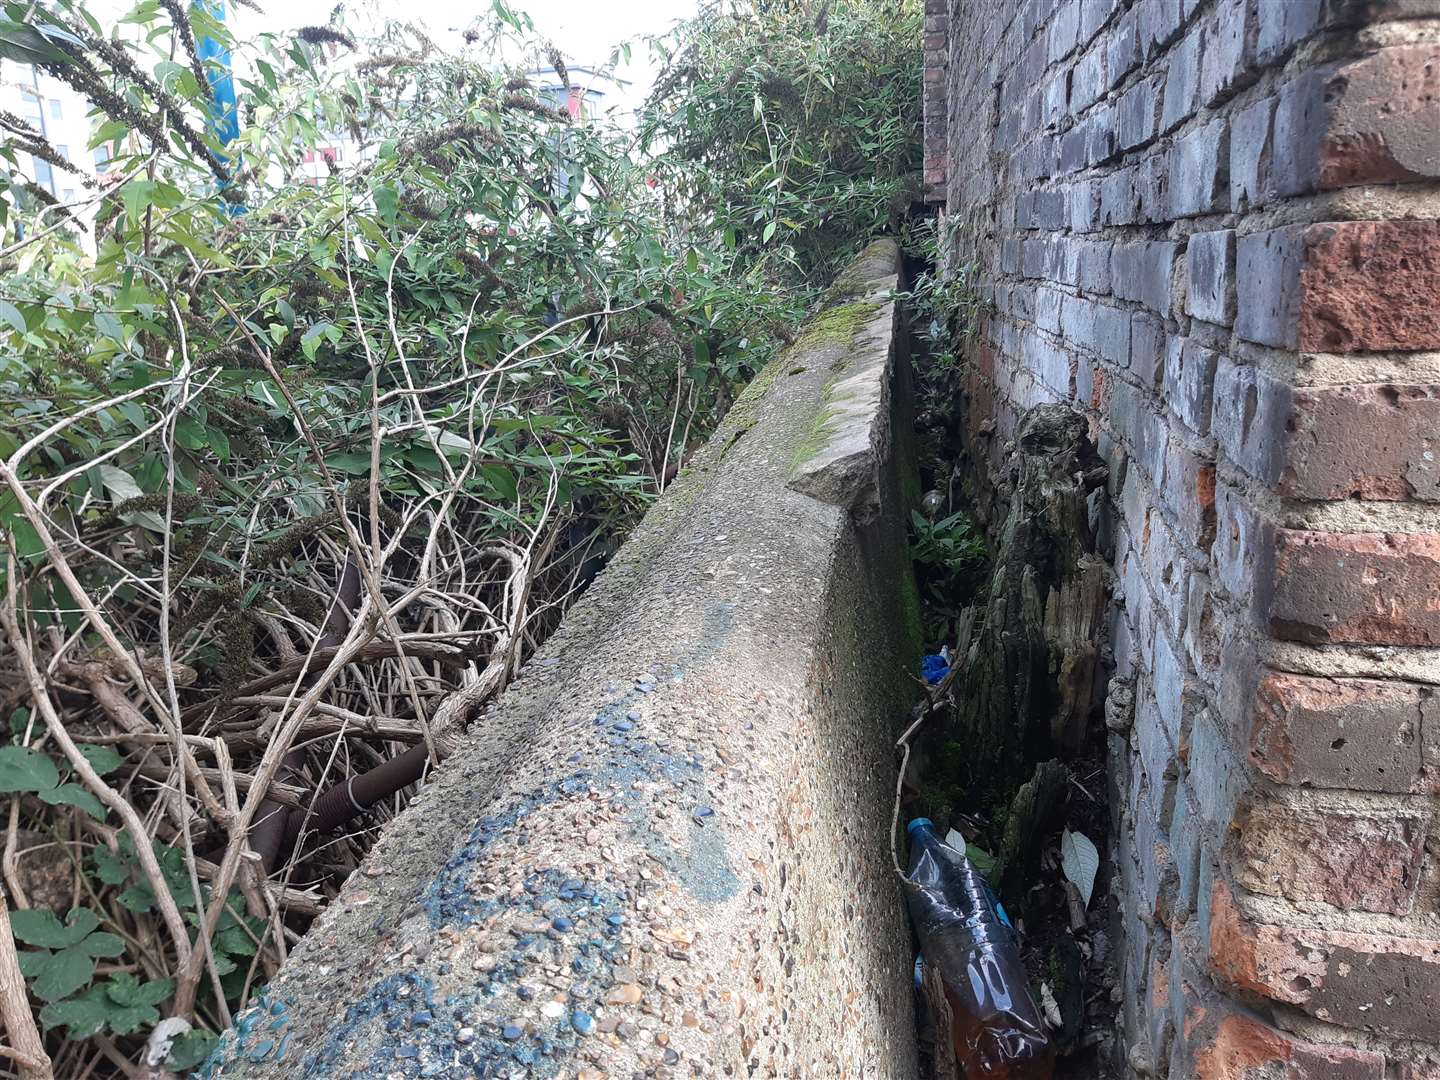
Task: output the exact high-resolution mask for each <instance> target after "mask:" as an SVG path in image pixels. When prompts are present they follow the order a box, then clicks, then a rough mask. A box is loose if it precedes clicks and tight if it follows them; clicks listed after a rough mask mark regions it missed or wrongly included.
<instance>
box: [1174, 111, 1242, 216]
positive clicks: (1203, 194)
mask: <svg viewBox="0 0 1440 1080" xmlns="http://www.w3.org/2000/svg"><path fill="white" fill-rule="evenodd" d="M1229 138H1230V125H1229V122H1228V121H1227V120H1226V119H1225V118H1224V117H1223V116H1222V117H1218V118H1216V119H1214V120H1212V121H1210V122H1209V123H1208V124H1206V125H1205V126H1204V127H1201V128H1197V129H1195V130H1194V131H1192V132H1190V133H1189V134H1187V135H1185V136H1184V137H1183V138H1180V139H1177V140H1176V141H1175V143H1174V145H1173V146H1171V148H1170V151H1169V153H1168V154H1167V155H1166V166H1167V170H1168V172H1169V173H1170V184H1169V192H1170V212H1171V213H1172V214H1173V215H1174V216H1175V217H1193V216H1194V215H1196V214H1211V213H1215V212H1216V211H1219V210H1223V209H1225V208H1226V207H1227V206H1228V205H1229V202H1230V144H1229Z"/></svg>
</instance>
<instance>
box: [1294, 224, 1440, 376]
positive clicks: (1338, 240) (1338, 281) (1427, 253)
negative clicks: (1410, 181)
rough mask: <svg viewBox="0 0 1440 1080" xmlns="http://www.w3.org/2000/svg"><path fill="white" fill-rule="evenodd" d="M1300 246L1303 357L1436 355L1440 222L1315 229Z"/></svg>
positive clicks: (1439, 310) (1439, 325) (1439, 331)
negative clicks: (1392, 352)
mask: <svg viewBox="0 0 1440 1080" xmlns="http://www.w3.org/2000/svg"><path fill="white" fill-rule="evenodd" d="M1305 246H1306V261H1305V266H1304V269H1303V270H1301V273H1300V303H1299V312H1298V316H1299V347H1300V348H1301V349H1302V350H1304V351H1309V352H1330V353H1336V352H1356V351H1360V350H1375V349H1435V348H1440V303H1437V302H1436V297H1437V296H1440V221H1347V222H1338V223H1334V224H1326V225H1313V226H1311V227H1310V228H1309V229H1308V230H1307V231H1306V234H1305Z"/></svg>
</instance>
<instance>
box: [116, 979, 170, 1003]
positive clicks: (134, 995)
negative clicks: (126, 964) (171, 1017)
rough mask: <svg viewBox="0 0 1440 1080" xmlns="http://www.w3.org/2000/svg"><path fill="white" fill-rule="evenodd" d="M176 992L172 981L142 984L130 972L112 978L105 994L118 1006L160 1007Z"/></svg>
mask: <svg viewBox="0 0 1440 1080" xmlns="http://www.w3.org/2000/svg"><path fill="white" fill-rule="evenodd" d="M174 992H175V983H174V981H172V980H170V979H151V980H150V981H149V982H145V983H142V982H141V981H140V980H139V979H138V978H136V977H135V976H134V975H132V974H131V973H130V972H128V971H122V972H120V973H119V974H116V975H112V976H110V981H109V982H107V983H106V984H105V993H106V994H107V995H108V996H109V998H110V1000H111V1001H113V1002H115V1004H117V1005H159V1004H160V1003H161V1002H162V1001H164V1000H165V999H166V998H168V997H169V996H170V995H171V994H173V993H174Z"/></svg>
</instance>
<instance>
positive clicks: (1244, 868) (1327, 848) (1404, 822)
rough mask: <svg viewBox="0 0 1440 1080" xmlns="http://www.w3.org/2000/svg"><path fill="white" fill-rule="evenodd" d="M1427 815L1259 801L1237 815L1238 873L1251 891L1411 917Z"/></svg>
mask: <svg viewBox="0 0 1440 1080" xmlns="http://www.w3.org/2000/svg"><path fill="white" fill-rule="evenodd" d="M1429 824H1430V812H1429V810H1428V809H1424V808H1418V807H1417V808H1414V809H1410V810H1400V811H1394V812H1391V813H1389V814H1385V815H1383V816H1381V815H1371V814H1365V813H1352V812H1340V811H1335V810H1328V809H1323V808H1318V807H1304V808H1301V807H1293V806H1287V805H1284V804H1282V803H1275V802H1269V801H1264V802H1258V803H1255V804H1253V805H1251V806H1249V807H1247V808H1246V810H1245V811H1243V812H1242V814H1241V815H1240V816H1239V818H1238V820H1237V827H1238V828H1239V831H1240V843H1239V846H1238V847H1239V850H1238V853H1237V854H1238V858H1237V860H1236V869H1235V878H1236V881H1238V882H1239V883H1240V884H1241V885H1243V886H1244V887H1245V888H1247V889H1249V890H1250V891H1251V892H1254V893H1260V894H1263V895H1266V896H1281V897H1284V898H1285V899H1286V900H1290V901H1293V902H1297V903H1303V902H1307V901H1319V902H1320V903H1324V904H1330V905H1332V906H1334V907H1338V908H1340V909H1341V910H1343V911H1352V910H1359V911H1375V912H1383V913H1385V914H1389V915H1407V914H1409V912H1410V910H1411V908H1412V907H1413V906H1414V904H1415V889H1416V887H1417V886H1418V885H1419V883H1420V860H1421V859H1422V858H1423V856H1424V847H1425V835H1426V829H1427V828H1428V826H1429Z"/></svg>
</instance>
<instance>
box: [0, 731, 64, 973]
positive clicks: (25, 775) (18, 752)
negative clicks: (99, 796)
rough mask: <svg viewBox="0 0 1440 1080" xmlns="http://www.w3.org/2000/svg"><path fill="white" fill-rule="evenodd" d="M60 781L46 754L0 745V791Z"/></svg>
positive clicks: (47, 787)
mask: <svg viewBox="0 0 1440 1080" xmlns="http://www.w3.org/2000/svg"><path fill="white" fill-rule="evenodd" d="M58 783H60V770H59V769H57V768H56V767H55V762H54V761H52V760H50V758H49V757H47V756H46V755H44V754H42V753H40V752H39V751H38V750H31V749H30V748H29V747H28V746H0V793H5V794H13V793H17V792H21V791H49V790H50V789H51V788H53V787H55V785H57V784H58ZM50 917H51V918H52V919H53V918H54V917H55V916H54V915H51V916H50ZM22 940H23V939H22ZM33 944H37V945H38V944H41V943H40V942H34V943H33Z"/></svg>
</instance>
